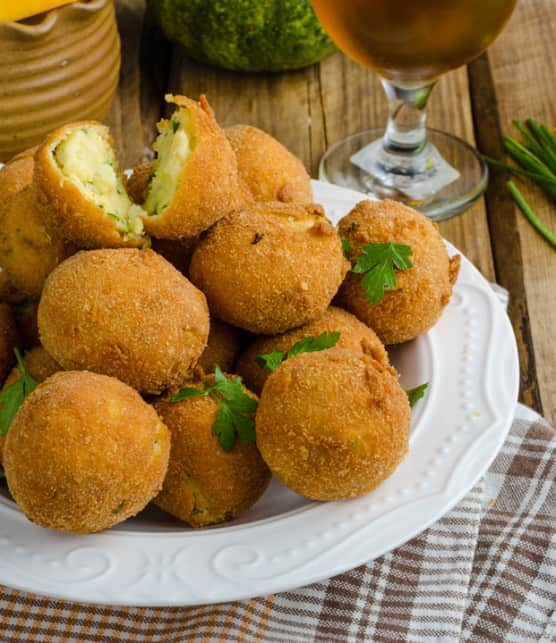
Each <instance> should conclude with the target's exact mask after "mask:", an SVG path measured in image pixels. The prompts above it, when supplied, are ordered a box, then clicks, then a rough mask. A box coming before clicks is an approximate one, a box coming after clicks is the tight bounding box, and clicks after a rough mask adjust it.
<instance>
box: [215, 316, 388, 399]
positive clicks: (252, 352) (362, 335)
mask: <svg viewBox="0 0 556 643" xmlns="http://www.w3.org/2000/svg"><path fill="white" fill-rule="evenodd" d="M333 332H339V333H340V338H339V339H338V343H337V344H336V346H337V347H338V348H348V349H350V350H352V351H354V352H361V353H364V354H365V355H369V356H370V357H372V358H373V359H375V360H376V361H377V362H380V363H381V364H383V365H384V366H390V362H389V361H388V354H387V353H386V349H385V348H384V345H383V343H382V342H381V341H380V339H379V338H378V337H377V336H376V333H375V332H374V331H373V330H372V329H371V328H369V327H368V326H366V325H365V324H364V323H363V322H360V321H359V320H358V319H357V317H355V316H354V315H352V314H351V313H348V312H347V311H346V310H342V309H341V308H336V306H329V307H328V308H327V310H326V312H325V313H324V315H323V316H322V317H320V318H319V319H317V320H315V321H312V322H309V323H308V324H305V325H304V326H301V327H299V328H296V329H294V330H290V331H288V332H287V333H283V334H282V335H274V336H272V337H259V338H257V339H255V340H254V341H253V342H252V343H251V344H250V345H249V346H248V347H247V348H246V350H245V351H244V352H243V353H242V354H241V355H240V357H239V359H238V363H237V367H236V372H237V373H238V375H240V376H241V377H242V379H243V382H244V384H245V386H247V388H249V389H250V390H252V391H253V392H254V393H256V394H257V395H260V394H261V391H262V390H263V386H264V384H265V382H266V380H267V379H268V376H269V375H270V371H269V370H268V369H267V368H265V367H263V366H260V365H259V364H258V363H257V358H258V357H259V356H260V355H266V354H268V353H272V351H277V350H279V351H283V352H284V353H287V352H288V351H289V350H290V348H292V346H293V345H294V344H296V343H297V342H298V341H300V340H301V339H303V338H305V337H318V336H319V335H320V334H321V333H333ZM209 343H210V340H209Z"/></svg>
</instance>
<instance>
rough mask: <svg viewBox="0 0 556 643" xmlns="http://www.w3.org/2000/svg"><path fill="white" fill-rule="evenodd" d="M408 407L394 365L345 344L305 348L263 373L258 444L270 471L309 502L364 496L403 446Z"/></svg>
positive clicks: (398, 458)
mask: <svg viewBox="0 0 556 643" xmlns="http://www.w3.org/2000/svg"><path fill="white" fill-rule="evenodd" d="M410 423H411V411H410V408H409V402H408V399H407V395H406V393H405V391H404V390H403V389H402V388H401V386H400V385H399V383H398V379H397V375H396V374H395V372H394V371H393V369H391V368H385V367H384V366H383V365H382V364H380V363H378V362H377V361H375V360H373V359H372V358H370V357H368V356H367V355H363V354H356V353H353V352H352V351H349V350H346V349H343V348H331V349H330V350H326V351H322V352H320V353H303V354H301V355H298V356H297V357H293V358H291V359H289V360H286V361H285V362H284V363H283V364H282V365H281V366H279V367H278V368H277V369H276V370H275V371H274V372H273V373H272V375H270V377H269V378H268V380H267V382H266V384H265V387H264V389H263V392H262V395H261V399H260V401H259V407H258V410H257V416H256V431H257V446H258V447H259V450H260V452H261V455H262V456H263V459H264V461H265V462H266V463H267V465H268V466H269V468H270V470H271V471H272V473H273V474H274V475H275V476H277V477H278V478H279V479H280V480H281V481H282V482H283V483H284V484H285V485H286V486H288V487H289V488H290V489H292V490H293V491H295V492H296V493H299V494H300V495H302V496H305V497H306V498H310V499H313V500H343V499H346V498H354V497H356V496H360V495H362V494H365V493H367V492H369V491H371V490H372V489H374V488H375V487H377V486H378V485H379V484H381V483H382V482H383V481H384V480H386V478H388V477H389V476H390V475H392V473H393V472H394V470H395V469H396V467H397V466H398V465H399V463H400V462H401V461H402V459H403V458H404V457H405V455H406V453H407V451H408V440H409V430H410Z"/></svg>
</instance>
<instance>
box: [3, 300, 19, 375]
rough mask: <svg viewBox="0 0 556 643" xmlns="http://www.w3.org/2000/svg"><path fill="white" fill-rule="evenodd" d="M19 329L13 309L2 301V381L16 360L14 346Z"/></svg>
mask: <svg viewBox="0 0 556 643" xmlns="http://www.w3.org/2000/svg"><path fill="white" fill-rule="evenodd" d="M17 340H18V336H17V330H16V325H15V320H14V317H13V314H12V309H11V308H10V306H9V305H8V304H4V303H0V383H1V382H3V381H4V378H5V377H6V375H7V374H8V373H9V372H10V369H11V367H12V365H13V364H14V362H15V354H14V348H15V347H16V346H17Z"/></svg>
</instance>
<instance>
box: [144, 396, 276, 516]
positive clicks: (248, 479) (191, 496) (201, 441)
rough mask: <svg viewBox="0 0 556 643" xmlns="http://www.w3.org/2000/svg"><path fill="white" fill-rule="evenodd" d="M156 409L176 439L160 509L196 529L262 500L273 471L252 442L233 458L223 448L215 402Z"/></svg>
mask: <svg viewBox="0 0 556 643" xmlns="http://www.w3.org/2000/svg"><path fill="white" fill-rule="evenodd" d="M245 392H246V393H247V394H249V395H250V396H251V397H255V396H254V395H252V394H250V393H249V392H248V391H246V390H245ZM155 408H156V410H157V411H158V413H159V415H160V417H161V418H162V419H163V421H164V422H165V424H166V426H167V427H168V428H169V429H170V433H171V434H172V449H171V452H170V462H169V465H168V473H167V475H166V478H165V480H164V487H163V488H162V491H161V492H160V494H159V495H158V496H157V497H156V499H155V501H154V502H155V504H156V505H158V506H159V507H160V508H161V509H164V510H165V511H167V512H169V513H171V514H172V515H173V516H176V517H177V518H179V519H180V520H184V521H185V522H187V523H189V524H190V525H191V526H192V527H204V526H206V525H211V524H214V523H218V522H223V521H227V520H232V519H233V518H236V517H237V516H239V515H240V514H241V513H243V512H244V511H246V510H247V509H248V508H249V507H251V506H252V505H253V504H254V503H255V502H256V501H257V500H258V499H259V498H260V497H261V496H262V494H263V493H264V491H265V489H266V487H267V486H268V483H269V482H270V471H269V470H268V467H267V466H266V465H265V463H264V462H263V460H262V458H261V456H260V454H259V452H258V450H257V447H256V445H255V444H254V443H252V442H251V443H249V444H240V442H239V440H236V443H235V445H234V447H233V449H232V450H231V451H230V452H229V453H227V452H226V451H224V450H223V449H222V447H221V446H220V444H219V442H218V437H217V436H216V435H214V434H213V432H212V427H213V424H214V421H215V420H216V416H217V414H218V403H217V402H216V401H215V400H213V399H212V398H211V397H195V398H191V399H189V400H184V401H182V402H177V403H171V402H168V401H164V402H159V403H157V404H156V405H155Z"/></svg>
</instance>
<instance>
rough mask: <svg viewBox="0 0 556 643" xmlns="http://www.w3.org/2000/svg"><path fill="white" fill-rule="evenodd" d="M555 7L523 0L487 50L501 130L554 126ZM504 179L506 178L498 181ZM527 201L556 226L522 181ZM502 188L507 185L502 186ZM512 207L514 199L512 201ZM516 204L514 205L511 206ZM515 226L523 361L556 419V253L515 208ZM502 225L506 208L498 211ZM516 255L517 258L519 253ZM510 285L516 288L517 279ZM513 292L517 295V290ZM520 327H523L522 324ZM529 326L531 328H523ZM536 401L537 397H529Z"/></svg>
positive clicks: (554, 210)
mask: <svg viewBox="0 0 556 643" xmlns="http://www.w3.org/2000/svg"><path fill="white" fill-rule="evenodd" d="M555 33H556V12H555V11H554V2H552V1H551V0H528V1H527V2H519V3H518V6H517V9H516V12H515V14H514V16H513V17H512V19H511V20H510V23H509V24H508V26H507V28H506V30H505V31H504V33H503V34H502V35H501V37H500V39H499V40H498V41H497V42H496V43H495V44H494V46H493V47H492V48H491V49H490V50H489V60H490V64H491V68H492V75H493V80H494V85H495V88H496V94H497V98H498V113H499V118H500V124H501V129H502V132H503V133H511V134H515V130H514V129H513V127H512V125H511V120H512V119H518V120H524V119H525V118H527V117H532V118H535V119H537V120H539V121H541V122H545V123H548V124H549V125H552V126H554V125H556V91H554V81H555V79H556V39H555V38H554V34H555ZM500 182H502V180H500ZM519 183H520V187H522V190H523V192H524V193H525V195H526V198H527V200H528V201H529V203H530V204H531V206H532V207H533V209H534V210H535V211H536V212H537V214H538V215H539V217H540V218H541V219H542V220H543V221H544V222H545V224H546V225H547V226H548V227H549V228H550V229H551V230H553V231H556V206H555V204H554V202H550V201H549V200H548V199H547V198H546V197H545V196H544V195H543V194H542V193H541V191H540V190H538V189H537V188H535V187H532V185H531V183H530V182H519ZM499 190H500V192H503V191H504V190H505V188H504V187H503V186H500V188H499ZM506 207H510V204H508V206H506ZM511 207H513V206H511ZM516 217H517V230H518V233H519V239H520V245H521V261H522V264H523V281H524V285H525V293H524V295H526V300H527V306H528V310H529V324H530V328H529V332H530V334H531V336H532V340H533V346H534V350H535V358H536V359H535V364H534V365H532V364H527V363H526V364H523V365H522V366H525V367H526V368H527V367H528V368H529V369H531V370H533V369H534V370H536V375H537V378H538V383H539V389H540V397H541V400H542V408H543V411H544V414H545V417H546V418H547V420H549V421H550V422H552V423H553V424H554V423H556V342H555V341H554V323H555V321H556V252H555V250H554V248H552V247H551V246H549V244H548V243H546V241H544V239H542V237H540V235H538V233H537V232H536V231H535V230H534V229H533V228H532V226H530V224H529V223H528V222H527V221H526V219H525V218H524V217H523V216H522V214H521V213H520V212H517V214H516ZM499 218H500V219H501V221H500V227H501V228H502V227H503V211H502V212H500V214H499ZM494 242H495V247H496V254H497V256H498V257H499V258H500V259H499V260H500V261H502V260H505V261H511V260H512V259H511V258H510V257H508V254H509V249H508V248H507V247H506V242H505V238H504V236H503V233H502V232H501V233H500V237H499V236H498V234H497V235H496V236H495V238H494ZM516 260H518V259H517V258H516ZM507 287H509V288H510V291H513V289H514V288H515V285H514V283H513V279H512V278H511V277H510V278H509V279H508V284H507ZM514 297H515V295H514ZM515 328H516V332H517V333H518V335H519V333H520V332H521V329H520V328H519V324H517V325H516V327H515ZM524 330H525V331H527V328H525V329H524ZM531 403H533V401H531Z"/></svg>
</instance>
